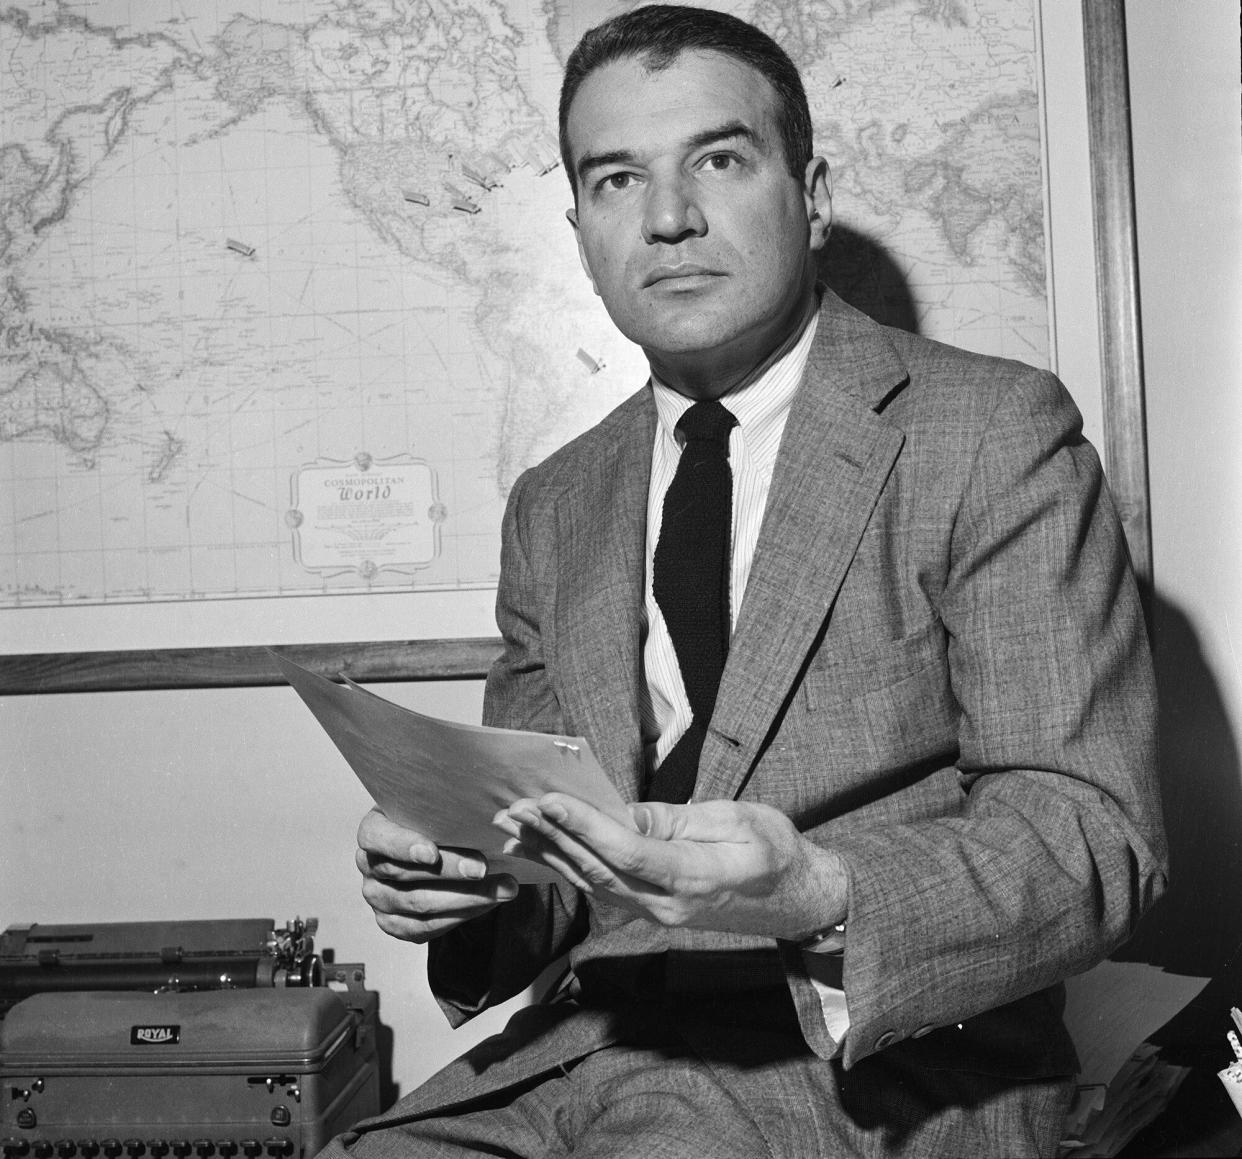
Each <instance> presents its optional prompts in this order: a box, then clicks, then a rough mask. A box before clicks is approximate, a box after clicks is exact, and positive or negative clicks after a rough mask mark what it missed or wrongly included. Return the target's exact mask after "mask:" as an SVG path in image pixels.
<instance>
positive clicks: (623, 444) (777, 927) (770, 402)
mask: <svg viewBox="0 0 1242 1159" xmlns="http://www.w3.org/2000/svg"><path fill="white" fill-rule="evenodd" d="M561 134H562V148H563V151H564V155H565V161H566V168H567V170H568V172H569V174H570V178H571V182H572V184H573V192H574V205H575V207H574V209H573V210H571V211H570V214H569V218H570V222H571V224H572V226H573V228H574V230H575V231H576V234H577V238H578V244H579V248H580V253H581V256H582V262H583V265H584V268H585V269H586V272H587V274H588V276H589V277H590V278H591V280H592V282H593V284H594V286H595V289H596V291H597V293H598V294H599V295H600V296H601V298H602V299H603V302H604V304H605V306H606V307H607V309H608V311H609V314H610V315H611V317H612V318H613V320H614V321H615V322H616V324H617V325H618V326H619V328H620V329H621V330H622V331H623V332H624V333H625V334H626V335H627V336H628V337H629V338H631V339H632V340H633V341H635V342H637V343H639V344H640V345H641V346H642V347H643V349H644V351H645V352H646V354H647V356H648V359H649V361H650V364H651V369H652V382H651V383H649V384H648V386H647V387H645V388H644V389H643V390H642V391H641V392H640V393H639V394H638V395H636V396H634V397H633V398H631V399H630V400H629V401H628V402H626V403H624V404H623V405H622V406H621V407H619V408H618V409H617V410H616V411H614V412H613V413H612V414H611V415H610V416H608V418H606V419H605V420H604V421H603V422H602V423H601V424H599V426H597V427H596V428H594V429H593V430H591V431H588V432H587V433H586V434H585V435H583V436H581V437H580V438H579V439H577V440H575V441H574V442H572V443H571V444H569V445H568V446H567V447H565V448H563V449H562V450H561V451H559V452H557V453H556V454H554V455H553V456H552V457H551V458H550V459H548V460H547V461H546V462H545V463H543V464H541V465H540V466H538V467H536V468H534V469H533V470H531V471H530V472H528V473H526V474H525V475H524V476H523V477H522V478H521V479H520V480H519V481H518V483H517V484H516V486H515V487H514V489H513V493H512V496H511V498H510V502H509V507H508V511H507V514H506V518H505V525H504V536H503V542H504V547H503V560H502V575H501V582H500V590H499V595H498V603H497V614H498V621H499V624H500V627H501V631H502V633H503V635H504V640H505V650H504V654H503V656H502V657H501V659H500V660H499V661H498V662H497V664H496V666H495V667H494V669H493V671H492V673H491V675H490V677H489V680H488V687H487V697H486V710H485V717H486V720H487V722H488V723H490V724H494V725H503V726H507V727H515V728H525V729H535V730H540V731H547V732H557V733H570V734H579V733H580V734H582V735H584V736H585V737H586V738H587V740H588V741H589V742H590V744H591V747H592V749H593V750H594V751H595V753H596V754H597V756H598V757H599V759H600V761H601V763H602V764H603V766H604V768H605V769H606V770H607V771H608V773H609V775H610V776H611V777H612V779H613V780H614V782H615V783H616V785H617V787H618V789H619V790H620V792H621V794H622V796H623V797H625V798H626V799H627V800H628V801H630V802H632V804H631V805H630V814H631V815H630V817H629V818H628V819H625V820H618V819H616V818H610V817H607V816H604V815H603V814H601V813H598V812H597V811H595V810H593V809H591V808H590V807H588V806H586V805H584V804H582V803H581V802H579V801H577V800H575V799H574V798H573V797H572V796H570V795H563V794H554V795H551V796H549V797H547V798H545V799H542V800H539V801H518V802H515V803H514V804H513V805H512V806H511V807H510V808H509V809H507V810H505V811H504V812H503V813H502V814H501V815H499V816H498V818H497V824H498V826H499V827H500V828H502V829H503V830H504V831H505V832H506V833H508V834H509V835H510V839H511V844H512V848H513V849H514V851H516V852H520V853H523V854H525V855H526V856H529V857H532V858H534V859H536V860H540V861H543V862H544V863H546V864H547V865H550V866H551V867H553V868H554V869H556V870H558V871H559V872H560V873H561V875H562V877H563V883H561V884H558V885H554V886H553V885H548V886H522V887H519V886H517V885H516V884H515V883H514V882H513V880H512V879H511V878H507V877H503V876H499V875H496V876H489V875H488V874H487V867H486V864H485V862H484V860H483V859H482V858H481V857H479V856H476V855H472V854H470V853H469V852H465V853H458V852H454V851H449V850H439V849H437V848H436V847H435V846H434V845H433V844H432V843H431V842H429V841H428V840H427V839H426V838H425V837H424V836H422V835H420V834H418V833H415V832H412V831H410V830H407V829H401V828H400V827H398V826H395V825H393V824H391V823H390V822H388V821H387V820H386V819H384V818H383V817H382V816H380V815H379V814H377V813H372V814H370V815H368V817H367V818H366V819H364V822H363V824H362V827H361V829H360V833H359V844H360V853H359V866H360V868H361V870H362V872H363V875H364V879H365V881H364V896H365V897H366V899H367V901H368V902H369V903H370V904H371V906H372V907H373V908H374V910H375V911H376V915H377V920H378V922H379V924H380V926H381V927H382V928H383V929H385V930H386V931H387V932H389V933H391V934H393V935H394V936H397V937H402V938H407V939H409V940H411V941H415V942H424V941H428V942H430V948H429V976H430V980H431V984H432V987H433V990H434V992H435V993H436V995H437V997H438V999H439V1001H440V1002H441V1005H442V1006H443V1008H444V1010H445V1012H446V1013H447V1015H448V1017H449V1019H450V1020H451V1021H452V1022H453V1023H454V1024H457V1023H460V1022H462V1021H464V1020H466V1019H467V1018H469V1017H470V1016H472V1015H473V1014H475V1013H476V1012H478V1011H479V1010H481V1009H483V1008H485V1007H487V1006H489V1005H492V1004H494V1003H496V1002H500V1001H503V1000H504V999H506V998H508V997H510V996H512V995H514V994H517V993H520V992H521V991H522V990H523V989H524V988H525V987H527V986H528V985H529V984H530V983H531V982H532V981H533V980H534V979H535V978H536V977H537V976H538V975H539V974H540V972H541V971H542V970H544V969H545V967H547V966H548V965H549V964H550V963H552V962H554V961H555V960H557V959H558V958H560V957H561V956H562V955H566V954H568V957H569V962H570V964H571V971H570V974H569V976H568V980H567V982H566V984H565V985H563V986H562V987H561V988H560V989H559V990H558V992H557V993H556V995H555V996H554V998H553V999H552V1000H550V1001H546V1002H543V1003H540V1004H537V1005H535V1006H533V1007H530V1008H527V1009H525V1010H523V1011H521V1012H519V1014H518V1015H517V1016H515V1018H514V1019H513V1020H512V1022H511V1023H510V1025H509V1027H508V1028H507V1029H506V1031H505V1032H504V1033H503V1034H502V1035H500V1036H498V1037H496V1038H495V1039H492V1040H489V1041H488V1042H486V1043H484V1044H483V1045H482V1046H481V1047H479V1048H477V1049H476V1050H474V1051H472V1052H470V1053H469V1054H467V1055H466V1056H464V1057H463V1058H462V1059H460V1060H458V1061H457V1062H455V1063H453V1064H450V1066H449V1067H448V1068H446V1069H445V1070H444V1071H442V1072H441V1073H440V1074H439V1075H437V1076H435V1077H433V1078H432V1079H431V1080H430V1081H429V1082H428V1083H427V1084H425V1085H424V1087H423V1088H421V1089H420V1090H418V1091H415V1092H414V1093H413V1094H412V1095H411V1096H409V1097H408V1098H407V1099H405V1100H403V1101H402V1102H401V1103H399V1104H398V1105H397V1107H396V1108H394V1109H393V1111H391V1112H389V1113H388V1114H386V1115H384V1116H381V1117H380V1118H379V1119H377V1120H374V1121H372V1122H370V1123H365V1124H361V1125H360V1126H359V1128H358V1129H357V1130H356V1131H354V1132H351V1133H350V1134H348V1135H347V1136H345V1137H343V1139H342V1140H340V1141H338V1143H336V1144H334V1148H335V1149H337V1150H338V1151H339V1149H340V1148H342V1147H344V1148H347V1149H349V1150H350V1151H351V1152H353V1153H355V1154H357V1155H359V1156H372V1155H384V1156H389V1155H391V1156H397V1155H407V1154H409V1155H445V1156H448V1155H472V1154H487V1155H501V1154H503V1155H522V1156H526V1155H532V1156H533V1155H552V1154H566V1153H569V1152H570V1151H574V1152H575V1153H581V1154H586V1155H592V1156H623V1155H640V1154H641V1155H643V1156H647V1157H649V1156H653V1155H670V1156H681V1155H691V1154H712V1155H742V1156H750V1155H776V1156H802V1155H806V1156H818V1155H838V1154H839V1155H879V1154H908V1155H917V1156H926V1155H964V1154H989V1155H991V1154H996V1155H1000V1154H1004V1155H1020V1154H1021V1155H1026V1154H1048V1153H1052V1152H1053V1151H1054V1150H1055V1147H1056V1143H1057V1140H1058V1134H1059V1129H1060V1123H1061V1119H1062V1117H1063V1113H1064V1110H1065V1107H1066V1105H1067V1101H1068V1097H1069V1092H1070V1089H1071V1086H1072V1074H1073V1071H1074V1069H1075V1060H1074V1055H1073V1049H1072V1046H1071V1045H1070V1043H1069V1041H1068V1038H1067V1036H1066V1034H1065V1031H1064V1028H1063V1026H1062V1024H1061V1021H1060V1014H1059V1004H1060V999H1061V991H1060V987H1059V983H1060V981H1061V980H1062V979H1064V978H1065V977H1067V976H1068V975H1070V974H1072V973H1074V972H1077V971H1079V970H1082V969H1085V968H1086V967H1088V966H1090V965H1091V964H1093V963H1094V962H1095V961H1097V960H1098V959H1099V958H1101V957H1102V956H1103V955H1104V954H1106V953H1107V952H1108V951H1109V950H1110V949H1111V948H1112V947H1113V946H1115V945H1116V944H1117V943H1118V942H1119V941H1120V940H1122V939H1123V938H1124V937H1126V935H1127V934H1128V932H1129V931H1130V930H1131V929H1132V927H1133V925H1134V922H1135V921H1136V920H1137V918H1138V917H1139V915H1140V914H1141V913H1142V912H1143V910H1144V909H1145V907H1146V906H1147V905H1148V904H1150V902H1151V901H1152V900H1153V898H1154V897H1155V896H1156V895H1157V894H1158V893H1159V891H1160V889H1161V887H1162V882H1163V872H1164V847H1163V836H1162V832H1161V826H1160V820H1159V815H1158V805H1157V803H1156V802H1157V796H1156V790H1155V786H1154V737H1153V727H1154V725H1153V720H1154V710H1153V699H1152V686H1151V674H1150V668H1149V663H1148V658H1147V653H1146V644H1145V641H1144V634H1143V626H1142V616H1141V612H1140V608H1139V603H1138V600H1137V597H1136V594H1135V589H1134V585H1133V582H1132V579H1131V577H1130V574H1129V571H1128V567H1127V562H1126V556H1125V548H1124V543H1123V541H1122V537H1121V532H1120V529H1119V525H1118V522H1117V519H1116V516H1115V514H1114V511H1113V509H1112V506H1111V503H1110V501H1109V498H1108V495H1107V491H1106V489H1105V487H1104V484H1103V480H1102V477H1101V474H1100V469H1099V464H1098V460H1097V458H1096V456H1095V454H1094V452H1093V451H1092V449H1091V448H1090V447H1089V446H1088V445H1087V443H1086V442H1085V441H1084V440H1083V438H1082V434H1081V422H1080V418H1079V416H1078V414H1077V411H1076V409H1075V407H1074V406H1073V403H1072V402H1071V401H1070V400H1069V398H1068V396H1067V395H1066V394H1065V392H1064V390H1063V388H1062V387H1061V386H1060V384H1059V383H1058V382H1057V381H1056V380H1055V379H1054V378H1053V377H1052V376H1051V375H1049V374H1047V373H1043V372H1039V371H1035V370H1032V369H1030V368H1028V367H1023V366H1020V365H1018V364H1015V363H1007V362H1002V361H1000V360H996V359H989V358H983V357H979V356H975V355H969V354H966V353H964V352H961V351H957V350H953V349H951V348H948V347H944V346H941V345H938V344H935V343H932V342H929V341H926V340H923V339H920V338H917V337H914V336H911V335H908V334H905V333H901V332H897V331H890V330H886V329H884V328H882V327H880V326H877V325H875V324H874V323H872V322H871V321H869V320H868V319H866V318H865V317H863V316H862V315H860V314H857V313H856V312H854V311H853V310H851V309H850V308H849V307H847V306H845V305H844V304H843V303H842V302H840V301H839V300H838V299H836V298H835V297H834V296H833V295H832V294H831V293H829V292H828V291H826V290H824V289H823V288H822V287H820V286H818V285H817V282H816V276H815V270H816V261H817V256H818V254H819V252H820V251H821V250H822V248H823V246H824V244H825V241H826V239H827V236H828V225H829V218H830V210H831V204H830V194H829V187H828V173H827V167H826V164H825V162H824V161H823V159H822V158H819V157H814V156H812V150H811V143H810V120H809V115H808V113H807V109H806V101H805V96H804V95H803V93H802V87H801V82H800V81H799V79H798V76H797V72H796V70H795V69H794V67H793V65H792V64H791V63H790V62H789V60H788V58H787V57H786V56H785V55H784V53H783V52H782V51H781V50H780V49H779V48H778V47H777V46H776V45H775V44H774V43H773V42H771V41H770V40H768V38H766V37H765V36H764V35H763V34H762V33H759V32H758V31H757V30H756V29H753V28H752V27H750V26H749V25H746V24H743V23H741V22H739V21H736V20H734V19H732V18H730V17H727V16H722V15H720V14H716V13H708V12H700V11H697V10H694V9H678V8H672V9H666V8H645V9H641V10H637V11H636V12H633V13H630V14H629V15H626V16H621V17H619V18H617V19H616V20H614V21H611V22H609V23H607V24H605V25H603V26H601V27H600V28H597V29H594V30H592V31H591V32H589V33H588V34H587V35H586V36H585V37H584V39H583V41H582V43H581V44H580V45H579V46H578V48H577V49H576V50H575V53H574V55H573V57H572V58H571V60H570V62H569V66H568V68H567V75H566V79H565V85H564V88H563V90H562V104H561ZM722 404H723V406H724V408H725V409H724V413H723V417H722V411H721V405H722ZM696 416H698V417H696ZM683 468H684V469H683ZM721 494H723V495H724V502H723V504H721V503H720V502H719V497H720V495H721ZM721 520H723V524H721V522H720V521H721ZM721 526H723V530H720V528H721ZM713 528H715V529H716V530H714V531H713V530H712V529H713ZM687 545H688V547H689V550H687ZM717 553H720V558H719V559H717V558H716V555H717ZM704 593H709V594H704ZM687 596H688V598H687Z"/></svg>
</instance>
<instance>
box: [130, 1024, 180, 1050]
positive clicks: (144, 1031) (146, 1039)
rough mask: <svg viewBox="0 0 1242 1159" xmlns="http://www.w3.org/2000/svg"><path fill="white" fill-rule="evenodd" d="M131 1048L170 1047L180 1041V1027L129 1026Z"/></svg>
mask: <svg viewBox="0 0 1242 1159" xmlns="http://www.w3.org/2000/svg"><path fill="white" fill-rule="evenodd" d="M129 1041H130V1045H131V1046H172V1045H173V1044H174V1043H178V1042H180V1041H181V1027H180V1026H131V1027H130V1030H129Z"/></svg>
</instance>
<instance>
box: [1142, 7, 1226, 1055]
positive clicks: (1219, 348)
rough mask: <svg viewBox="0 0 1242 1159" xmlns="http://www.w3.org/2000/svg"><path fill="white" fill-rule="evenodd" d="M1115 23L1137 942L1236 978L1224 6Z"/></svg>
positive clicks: (1151, 13)
mask: <svg viewBox="0 0 1242 1159" xmlns="http://www.w3.org/2000/svg"><path fill="white" fill-rule="evenodd" d="M1126 20H1127V29H1128V41H1129V56H1130V86H1131V119H1132V131H1133V140H1134V147H1135V196H1136V203H1137V216H1138V231H1139V265H1140V270H1139V273H1140V279H1141V294H1142V324H1143V350H1144V358H1145V364H1146V366H1145V368H1146V380H1147V427H1148V441H1149V455H1150V469H1151V493H1152V523H1153V555H1154V569H1155V577H1156V589H1157V595H1158V603H1157V606H1156V610H1155V642H1156V663H1157V675H1158V678H1159V680H1160V687H1161V728H1162V773H1163V778H1164V790H1165V811H1166V819H1167V821H1168V826H1169V835H1170V846H1171V851H1172V868H1173V887H1172V891H1171V893H1170V895H1169V898H1168V900H1167V902H1166V904H1164V905H1163V906H1162V907H1161V908H1160V909H1159V910H1158V911H1157V912H1156V913H1155V914H1154V915H1153V920H1152V921H1151V922H1150V923H1149V929H1148V931H1147V933H1148V937H1147V938H1146V939H1144V940H1143V942H1144V948H1145V949H1147V950H1150V951H1151V954H1152V956H1153V957H1157V958H1161V959H1163V960H1164V961H1165V962H1166V964H1168V965H1170V966H1172V967H1176V968H1180V969H1184V970H1187V971H1190V972H1204V973H1211V974H1217V975H1219V974H1220V972H1221V964H1222V963H1223V962H1225V961H1226V960H1227V959H1229V958H1230V957H1232V977H1233V978H1234V979H1238V980H1242V878H1240V877H1239V874H1238V866H1239V865H1240V864H1242V762H1240V761H1239V743H1240V742H1242V148H1240V143H1239V115H1238V103H1239V71H1238V68H1239V66H1238V7H1237V5H1236V4H1234V3H1230V2H1229V0H1179V2H1178V3H1176V4H1164V3H1156V2H1153V0H1131V2H1130V3H1127V4H1126ZM1235 1000H1236V995H1235ZM1220 1033H1223V1031H1220Z"/></svg>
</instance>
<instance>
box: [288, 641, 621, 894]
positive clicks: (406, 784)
mask: <svg viewBox="0 0 1242 1159" xmlns="http://www.w3.org/2000/svg"><path fill="white" fill-rule="evenodd" d="M272 655H273V656H275V657H276V660H277V662H278V663H279V664H280V668H281V671H282V672H284V674H285V678H286V679H287V680H288V681H289V683H290V684H291V685H293V687H294V689H295V690H296V691H297V693H298V695H299V696H301V698H302V699H303V700H304V701H305V702H306V705H307V707H308V708H310V710H311V712H313V713H314V714H315V716H316V718H317V719H318V721H319V723H320V724H321V725H322V726H323V728H324V731H325V732H327V734H328V735H329V736H330V737H331V738H332V740H333V742H334V743H335V744H336V747H337V748H338V749H340V751H341V755H342V756H343V757H344V758H345V760H346V761H348V762H349V765H350V767H351V768H352V769H353V770H354V772H355V773H356V774H357V775H358V779H359V780H360V781H361V782H362V783H363V785H365V786H366V789H367V792H368V793H370V794H371V797H372V799H373V800H374V801H375V803H376V804H377V805H378V806H379V807H380V809H381V810H382V811H383V812H384V814H385V815H386V816H388V817H389V818H391V819H392V820H393V821H396V822H398V823H399V824H402V825H408V826H409V827H410V828H412V829H416V830H418V831H419V832H420V833H423V834H424V835H426V836H427V837H429V838H431V840H433V841H434V842H436V844H438V845H448V846H455V847H464V848H467V849H477V850H479V851H480V852H481V853H483V854H485V855H486V857H487V859H488V864H489V866H490V867H491V872H493V873H511V874H513V876H514V877H516V878H517V879H518V881H521V882H538V881H560V880H562V879H561V878H560V877H559V875H557V874H556V873H555V872H553V871H552V870H550V869H547V868H545V867H544V866H542V865H539V864H536V863H535V862H532V861H527V860H525V859H523V858H520V857H511V856H508V855H506V854H504V853H502V852H501V849H502V846H503V845H504V842H505V840H506V838H505V835H504V834H503V833H502V832H501V831H500V830H499V829H497V828H495V827H494V826H493V825H492V823H491V821H492V817H494V816H495V814H496V813H497V812H498V811H499V810H501V809H503V808H505V807H506V806H507V805H511V804H512V803H513V802H514V801H516V800H517V799H518V798H519V797H540V796H542V795H543V794H544V793H549V792H552V791H554V790H559V791H561V792H565V793H571V794H572V795H573V796H575V797H577V798H579V799H580V800H582V801H586V802H587V803H588V804H591V805H594V806H595V807H596V808H597V809H600V810H601V811H603V812H604V813H606V814H608V815H609V816H611V817H615V818H616V819H617V820H619V821H622V822H623V823H624V824H627V825H628V824H630V820H629V811H628V810H627V809H626V807H625V803H624V802H623V801H622V800H621V796H620V794H619V793H618V792H617V790H616V789H615V788H614V786H613V784H612V782H611V781H609V780H608V777H607V774H605V772H604V770H603V769H602V768H601V767H600V765H599V762H598V761H597V760H596V759H595V756H594V754H592V752H591V750H590V748H589V747H588V745H587V743H586V741H585V740H583V739H582V738H581V737H572V736H553V735H550V734H548V733H535V732H518V731H513V730H510V729H499V728H485V727H483V726H481V725H471V724H454V723H452V722H450V721H446V720H439V719H437V718H435V717H431V716H424V715H423V714H422V713H418V712H413V711H411V710H410V709H408V708H403V707H402V706H401V705H399V704H394V703H393V702H392V701H391V700H385V699H384V698H383V697H382V696H376V695H375V694H374V693H373V692H370V691H368V690H367V689H365V688H362V687H360V686H359V685H357V684H354V683H353V682H352V681H348V680H347V682H346V683H345V684H337V683H335V682H334V681H331V680H327V679H325V678H324V677H322V676H319V675H317V674H316V673H314V672H310V671H309V670H307V669H306V668H303V667H302V666H301V665H300V664H295V663H294V662H293V661H291V660H289V659H287V658H286V657H284V656H281V655H280V654H279V653H278V652H272Z"/></svg>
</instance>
